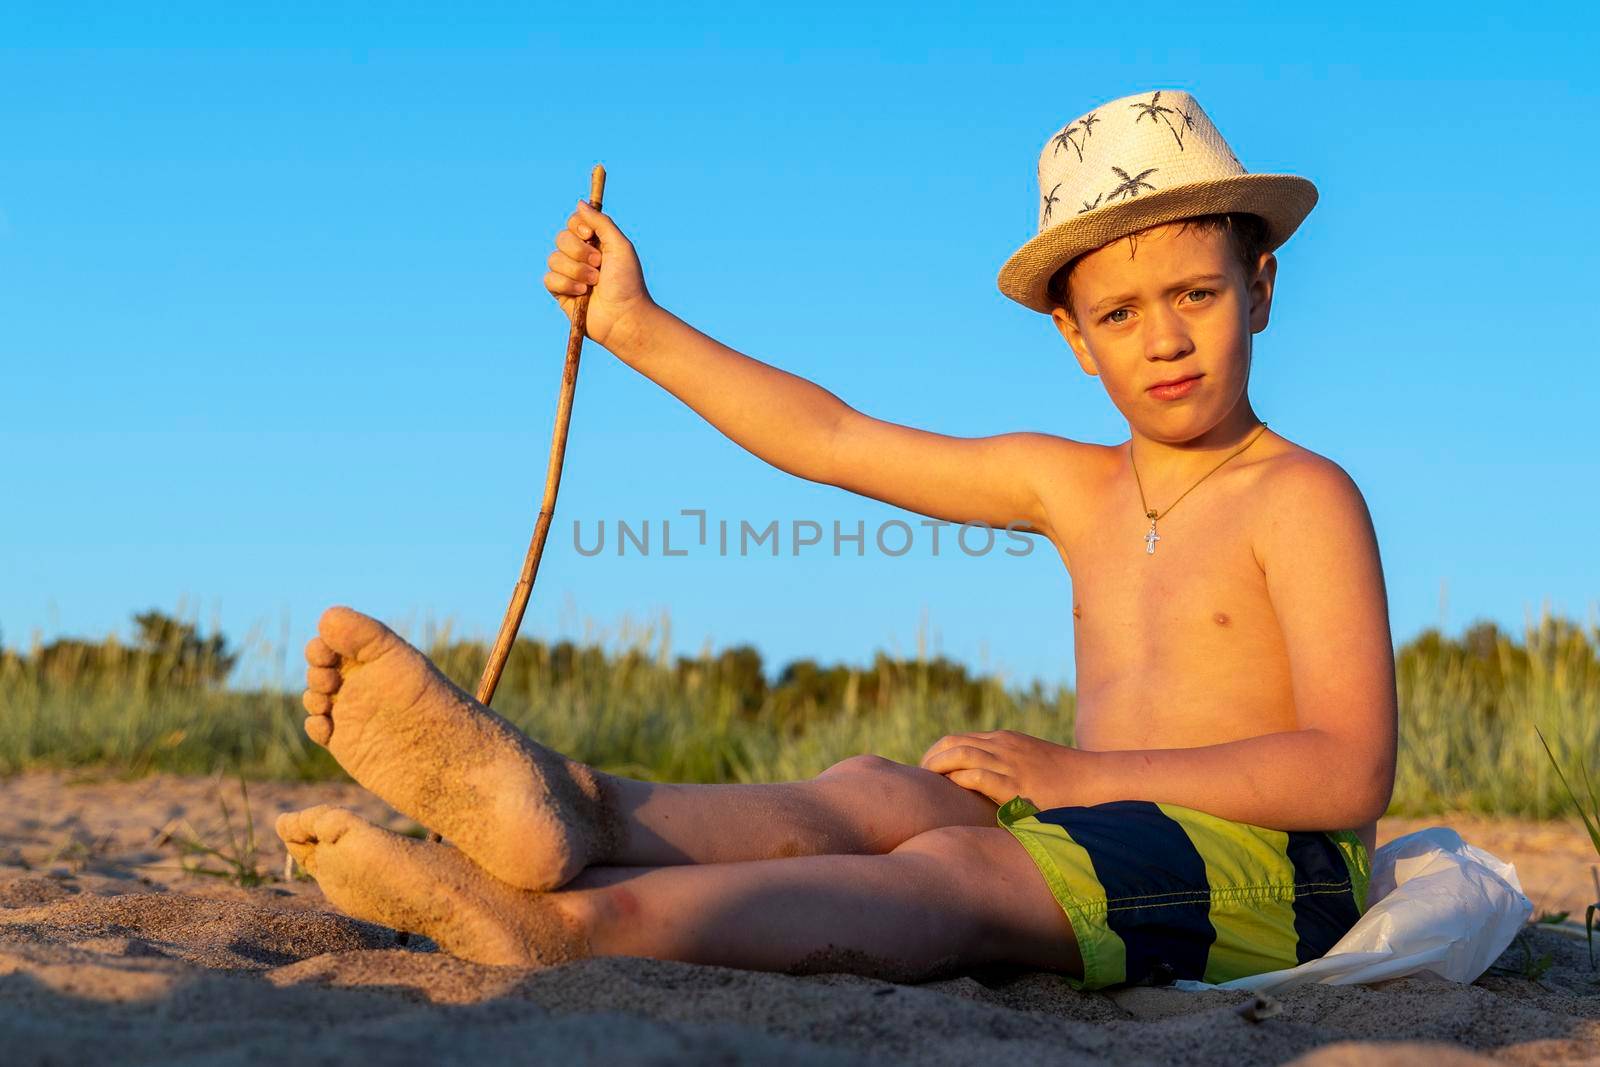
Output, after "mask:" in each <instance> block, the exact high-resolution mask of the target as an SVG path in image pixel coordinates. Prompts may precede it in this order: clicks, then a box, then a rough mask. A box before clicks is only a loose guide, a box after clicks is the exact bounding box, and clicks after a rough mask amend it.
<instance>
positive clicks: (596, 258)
mask: <svg viewBox="0 0 1600 1067" xmlns="http://www.w3.org/2000/svg"><path fill="white" fill-rule="evenodd" d="M556 247H557V248H559V249H561V251H563V252H565V253H566V254H567V255H569V256H571V257H572V258H573V259H575V260H577V261H578V262H579V263H587V264H589V266H591V267H598V266H599V265H600V253H599V252H598V251H596V250H595V247H594V246H593V245H591V244H589V243H588V242H586V241H585V240H584V239H583V238H581V237H579V236H578V235H577V234H575V233H573V232H572V231H571V230H562V231H561V232H560V233H558V234H556Z"/></svg>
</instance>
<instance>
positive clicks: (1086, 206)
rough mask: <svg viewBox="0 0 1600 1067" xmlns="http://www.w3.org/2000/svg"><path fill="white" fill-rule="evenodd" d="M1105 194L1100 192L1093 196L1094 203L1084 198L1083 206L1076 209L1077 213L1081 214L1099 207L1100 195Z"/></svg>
mask: <svg viewBox="0 0 1600 1067" xmlns="http://www.w3.org/2000/svg"><path fill="white" fill-rule="evenodd" d="M1105 195H1106V194H1105V193H1100V194H1099V195H1097V196H1096V197H1095V198H1094V203H1092V204H1091V203H1089V201H1087V200H1085V201H1084V202H1083V207H1081V208H1079V209H1078V214H1080V215H1082V214H1083V213H1084V212H1085V211H1093V210H1094V209H1095V208H1097V207H1099V206H1100V197H1102V196H1105Z"/></svg>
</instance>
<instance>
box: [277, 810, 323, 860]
mask: <svg viewBox="0 0 1600 1067" xmlns="http://www.w3.org/2000/svg"><path fill="white" fill-rule="evenodd" d="M325 807H327V805H325V804H324V805H319V806H318V807H315V808H308V809H307V810H305V811H286V812H284V813H283V814H282V815H279V816H278V821H277V822H276V823H275V824H273V829H274V830H276V831H277V832H278V839H279V840H280V841H282V842H283V847H284V848H287V849H288V850H289V855H291V856H293V857H294V861H295V862H296V863H298V864H299V865H300V866H301V867H303V868H305V869H306V870H307V871H311V868H312V860H313V858H314V857H315V855H316V850H317V838H316V834H315V832H314V831H313V829H312V825H311V822H312V821H311V818H310V816H313V815H315V814H316V813H317V812H318V811H320V810H321V809H322V808H325ZM312 873H313V874H314V873H316V872H315V871H312Z"/></svg>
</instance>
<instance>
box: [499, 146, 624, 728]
mask: <svg viewBox="0 0 1600 1067" xmlns="http://www.w3.org/2000/svg"><path fill="white" fill-rule="evenodd" d="M605 191H606V169H605V168H604V167H602V166H600V165H599V164H598V163H597V164H595V168H594V171H593V173H592V174H591V175H590V177H589V206H590V207H592V208H594V209H595V210H596V211H599V210H600V209H601V208H600V205H601V203H602V200H603V198H604V196H605ZM589 244H590V245H592V246H594V247H595V248H599V247H600V236H599V235H598V234H596V235H595V236H593V237H591V238H589ZM593 292H594V290H593V289H592V288H591V289H589V290H587V291H586V292H584V293H583V294H581V295H580V296H579V297H578V306H577V307H576V308H575V309H573V312H572V329H571V330H570V331H568V333H567V363H566V366H565V367H563V368H562V370H561V400H560V402H559V404H558V405H557V407H556V428H555V433H554V434H553V435H552V436H551V438H550V466H549V467H548V468H547V469H546V470H545V475H544V502H543V503H542V504H540V505H539V519H538V521H537V522H536V523H534V526H533V540H532V541H530V542H529V544H528V554H527V556H526V557H525V558H524V559H523V561H522V574H521V575H519V576H518V577H517V584H516V586H515V588H513V589H512V590H511V603H510V604H509V605H508V606H507V607H506V617H505V618H504V619H503V620H502V621H501V623H500V634H499V636H498V637H496V638H495V639H494V647H493V648H491V649H490V650H489V662H488V663H486V664H484V667H483V676H482V677H481V678H479V679H478V700H479V701H480V702H481V703H484V704H488V703H489V702H491V701H492V700H494V691H495V687H497V686H498V685H499V684H500V673H501V672H502V671H504V670H505V667H506V658H507V657H509V656H510V655H511V646H512V645H513V644H514V643H516V640H517V631H518V630H519V629H521V627H522V614H523V612H524V611H526V610H527V608H528V597H529V595H531V594H532V592H533V580H534V579H535V578H536V577H538V575H539V557H540V555H542V554H543V553H544V540H545V537H546V536H547V535H548V534H549V533H550V520H551V518H553V517H554V515H555V510H556V491H557V490H558V489H559V488H560V487H561V461H562V459H563V458H564V457H565V456H566V452H567V425H568V423H570V422H571V420H572V396H573V393H574V392H575V391H576V389H577V387H578V355H579V353H581V352H582V351H583V337H584V331H585V329H586V327H587V324H588V320H589V295H590V294H591V293H593Z"/></svg>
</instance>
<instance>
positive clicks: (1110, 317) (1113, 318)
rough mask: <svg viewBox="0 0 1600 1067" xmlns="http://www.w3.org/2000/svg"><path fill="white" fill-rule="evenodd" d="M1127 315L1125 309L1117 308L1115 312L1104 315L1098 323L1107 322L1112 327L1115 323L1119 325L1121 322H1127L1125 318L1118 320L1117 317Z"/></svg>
mask: <svg viewBox="0 0 1600 1067" xmlns="http://www.w3.org/2000/svg"><path fill="white" fill-rule="evenodd" d="M1127 314H1128V309H1127V308H1117V310H1115V311H1111V312H1107V313H1106V317H1105V318H1103V319H1101V320H1100V321H1101V322H1109V323H1111V324H1113V325H1115V324H1117V323H1121V322H1127V321H1128V320H1127V319H1126V318H1118V317H1117V316H1119V315H1123V316H1126V315H1127Z"/></svg>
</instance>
